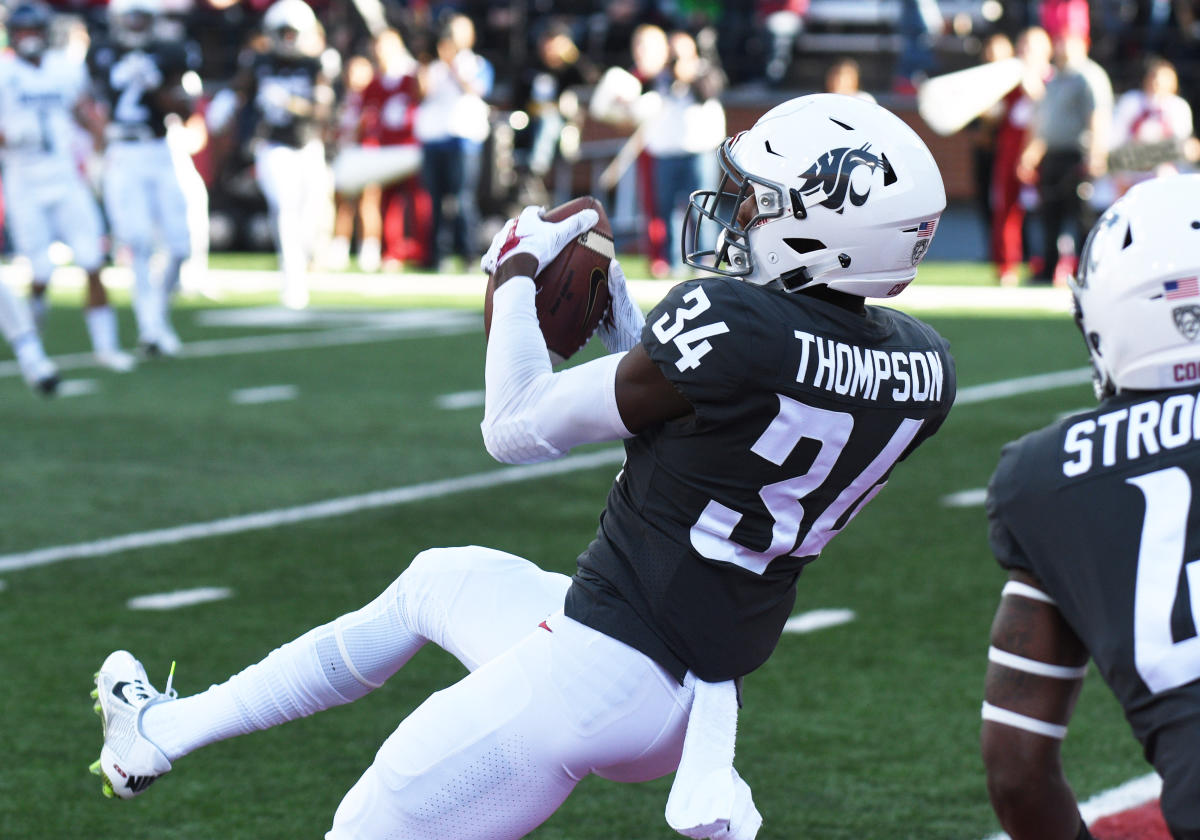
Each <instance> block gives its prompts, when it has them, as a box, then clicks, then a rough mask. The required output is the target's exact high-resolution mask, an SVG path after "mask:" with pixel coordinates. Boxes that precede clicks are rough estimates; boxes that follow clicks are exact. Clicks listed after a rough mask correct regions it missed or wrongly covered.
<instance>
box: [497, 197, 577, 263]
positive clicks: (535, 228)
mask: <svg viewBox="0 0 1200 840" xmlns="http://www.w3.org/2000/svg"><path fill="white" fill-rule="evenodd" d="M543 212H544V210H543V208H541V207H534V206H532V205H531V206H529V207H526V208H525V209H524V210H522V211H521V215H520V216H518V217H517V218H516V219H509V220H508V222H507V223H506V224H505V225H504V227H503V228H502V229H501V230H500V233H498V234H496V236H495V238H493V239H492V244H491V246H490V247H489V248H488V250H487V253H486V254H484V255H483V259H482V260H480V261H479V266H480V268H482V269H483V270H484V271H486V272H487V273H488V274H491V273H492V272H494V271H495V270H496V268H498V267H499V266H501V265H503V264H504V263H505V262H506V261H507V260H508V259H509V258H510V257H512V256H513V255H514V254H529V255H530V256H532V257H533V258H534V259H536V260H537V269H536V270H535V271H534V276H537V275H538V274H540V273H541V270H542V269H543V268H545V267H546V264H547V263H549V262H550V261H551V260H553V259H554V258H555V257H557V256H558V254H559V252H560V251H562V249H563V248H565V247H566V246H567V243H568V242H570V241H571V240H572V239H574V238H575V237H577V236H579V235H580V234H581V233H583V232H584V231H585V230H589V229H590V228H593V227H595V226H596V222H598V221H599V220H600V216H599V214H597V213H596V211H595V210H590V209H589V210H580V211H579V212H578V213H576V214H575V215H574V216H569V217H567V218H566V219H563V220H562V221H561V222H548V221H546V220H545V219H543V218H542V213H543Z"/></svg>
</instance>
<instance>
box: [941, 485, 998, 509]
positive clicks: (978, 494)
mask: <svg viewBox="0 0 1200 840" xmlns="http://www.w3.org/2000/svg"><path fill="white" fill-rule="evenodd" d="M986 501H987V488H986V487H975V488H972V489H971V490H959V491H958V492H957V493H950V494H948V495H946V496H942V507H948V508H967V507H979V506H980V505H982V504H983V503H984V502H986Z"/></svg>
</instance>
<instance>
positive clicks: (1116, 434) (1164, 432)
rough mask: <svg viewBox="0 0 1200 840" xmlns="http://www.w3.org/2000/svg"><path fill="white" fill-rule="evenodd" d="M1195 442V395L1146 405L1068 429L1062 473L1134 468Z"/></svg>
mask: <svg viewBox="0 0 1200 840" xmlns="http://www.w3.org/2000/svg"><path fill="white" fill-rule="evenodd" d="M1195 440H1200V400H1198V399H1197V398H1196V394H1195V393H1184V394H1173V395H1171V396H1169V397H1167V398H1166V399H1165V400H1146V401H1145V402H1140V403H1136V404H1134V405H1131V406H1128V407H1126V408H1119V409H1115V410H1113V411H1109V412H1106V413H1104V414H1100V415H1096V416H1092V417H1086V418H1084V419H1082V420H1078V421H1076V422H1075V423H1072V424H1071V425H1070V426H1068V427H1067V433H1066V435H1064V437H1063V453H1064V455H1065V456H1067V458H1066V459H1065V460H1064V461H1063V465H1062V471H1063V475H1065V476H1066V477H1067V478H1075V477H1076V476H1081V475H1084V474H1085V473H1087V472H1088V471H1089V470H1091V469H1093V468H1095V467H1112V466H1114V465H1116V464H1117V463H1122V464H1125V463H1129V462H1130V461H1136V460H1137V459H1139V458H1142V457H1144V456H1147V455H1157V454H1158V453H1159V452H1161V451H1162V450H1164V449H1177V448H1179V447H1181V446H1184V445H1186V444H1188V443H1191V442H1192V441H1195ZM1097 444H1099V452H1097V451H1096V450H1097Z"/></svg>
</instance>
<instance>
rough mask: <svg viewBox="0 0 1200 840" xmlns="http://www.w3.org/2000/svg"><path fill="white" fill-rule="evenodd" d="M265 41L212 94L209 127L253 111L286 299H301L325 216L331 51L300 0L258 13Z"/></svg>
mask: <svg viewBox="0 0 1200 840" xmlns="http://www.w3.org/2000/svg"><path fill="white" fill-rule="evenodd" d="M262 30H263V34H264V35H266V48H265V49H263V50H261V51H255V52H252V53H248V54H247V55H246V56H245V57H244V59H243V65H244V66H243V68H242V70H241V71H240V72H239V73H238V75H237V77H236V78H235V79H234V81H233V84H232V86H231V87H230V88H229V89H228V90H226V91H222V93H220V94H218V97H217V98H214V100H213V103H212V107H211V108H210V109H209V126H210V127H211V128H213V130H214V131H222V130H224V129H225V127H226V126H228V125H231V124H232V116H233V114H234V112H235V111H236V110H238V109H239V108H241V107H249V108H251V109H252V111H253V116H254V124H255V132H254V141H253V148H254V174H255V178H256V179H257V181H258V186H259V189H260V190H261V191H262V194H263V198H265V199H266V202H267V209H268V211H269V213H270V217H271V232H272V234H273V236H274V238H275V248H276V253H277V254H278V256H279V271H280V274H282V275H283V288H282V291H281V294H280V297H281V300H282V302H283V304H284V305H285V306H288V307H290V308H292V309H303V308H304V307H305V306H307V305H308V300H309V291H308V280H307V274H308V264H309V262H310V260H311V259H312V258H313V256H314V253H313V252H314V247H315V246H316V244H317V243H318V242H319V240H320V239H321V236H320V234H321V226H322V224H323V222H324V220H325V219H327V218H328V219H329V220H332V213H333V182H332V176H331V175H330V172H329V167H328V165H327V164H326V161H325V136H326V134H328V132H329V130H330V127H331V120H332V119H333V104H334V94H333V89H332V87H330V79H331V78H333V77H334V76H335V75H336V74H337V72H338V63H339V62H338V58H337V54H336V53H335V52H334V51H332V50H327V49H325V41H324V34H323V31H322V29H321V26H320V23H319V22H318V20H317V17H316V15H315V14H314V13H313V10H312V9H311V8H310V7H309V6H308V4H307V3H305V2H304V0H277V2H275V3H274V4H272V5H271V7H270V8H269V9H267V11H266V14H264V15H263V19H262Z"/></svg>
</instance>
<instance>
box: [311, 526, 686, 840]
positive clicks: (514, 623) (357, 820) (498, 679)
mask: <svg viewBox="0 0 1200 840" xmlns="http://www.w3.org/2000/svg"><path fill="white" fill-rule="evenodd" d="M397 584H399V585H398V586H394V587H393V589H392V590H391V591H394V592H396V593H397V596H396V597H397V599H398V600H399V601H400V604H399V607H400V612H401V614H402V615H407V616H408V617H409V619H408V623H409V625H410V627H412V629H413V630H414V632H418V633H419V634H420V635H422V636H423V637H424V638H427V639H428V640H429V641H432V642H434V643H435V644H437V645H439V646H440V647H442V648H444V649H445V650H447V651H449V652H450V653H452V654H454V655H455V656H456V657H457V658H458V659H459V660H460V661H461V662H462V663H463V664H464V665H465V666H466V667H467V668H469V669H470V670H471V673H470V674H469V675H468V676H466V677H465V678H463V679H462V680H460V681H459V682H458V683H456V684H455V685H453V686H451V687H449V688H447V689H445V690H443V691H439V692H436V693H435V694H433V695H432V696H430V697H429V699H428V700H426V701H425V702H424V703H423V704H421V706H419V707H418V708H417V709H416V710H415V711H414V712H413V713H412V714H411V715H409V716H408V718H406V719H405V720H404V721H403V722H402V723H401V724H400V726H399V727H398V728H397V729H396V731H395V732H393V733H392V735H391V736H390V737H389V738H388V739H387V740H386V741H385V742H384V743H383V746H381V747H380V748H379V751H378V753H377V754H376V756H375V760H374V762H373V763H372V764H371V766H370V767H369V768H367V771H366V772H365V773H364V774H363V776H362V778H360V779H359V781H358V782H357V783H356V784H355V785H354V787H352V788H351V789H350V791H349V792H348V793H347V794H346V797H345V798H344V799H343V800H342V803H341V805H340V806H339V807H338V809H337V813H336V814H335V816H334V821H333V828H332V829H331V830H330V831H329V832H328V833H327V834H326V835H325V837H326V840H430V838H455V840H473V839H475V838H477V840H505V838H518V837H522V836H524V835H525V834H527V833H528V832H530V831H532V830H533V829H534V828H535V827H536V826H538V825H540V824H541V823H542V822H544V821H545V820H546V819H547V818H548V817H549V816H550V815H551V814H553V813H554V811H555V809H557V808H558V806H559V805H561V804H562V802H563V800H565V799H566V797H567V795H568V794H570V792H571V790H572V789H573V788H574V787H575V785H576V783H578V782H579V780H580V779H582V778H583V777H584V776H586V775H588V774H589V773H596V774H597V775H599V776H602V777H604V778H607V779H612V780H614V781H621V782H638V781H646V780H649V779H654V778H658V777H660V776H663V775H666V774H667V773H670V772H672V771H673V770H674V769H675V768H676V767H677V766H678V763H679V757H680V753H681V750H682V746H683V736H684V733H685V730H686V728H687V719H688V710H689V707H690V703H691V693H690V691H689V690H687V689H685V688H684V687H683V686H681V685H680V684H679V683H678V682H677V681H676V680H675V679H674V678H673V677H671V676H670V674H668V673H667V672H666V671H665V670H664V669H663V668H662V667H660V666H659V665H658V664H656V663H655V662H653V661H652V660H651V659H649V658H648V657H646V656H645V655H643V654H642V653H640V652H638V651H636V650H634V649H633V648H630V647H628V646H627V645H625V644H623V643H621V642H618V641H616V640H615V639H612V638H609V637H608V636H605V635H603V634H602V633H598V632H596V631H595V630H592V629H591V628H589V627H586V626H584V625H582V624H579V623H578V622H575V621H573V620H571V619H570V618H567V617H566V616H564V615H563V614H562V604H563V597H564V595H565V593H566V590H567V587H568V586H569V585H570V578H568V577H567V576H565V575H561V574H555V573H551V572H546V571H543V570H541V569H539V568H538V567H537V566H535V565H534V564H532V563H530V562H528V561H526V560H523V559H521V558H519V557H515V556H513V555H511V554H505V553H503V552H499V551H494V550H492V549H486V548H479V547H474V546H471V547H464V548H447V549H435V550H431V551H426V552H422V553H421V554H420V555H418V556H417V558H416V559H415V560H414V561H413V563H412V566H411V567H410V568H409V569H408V570H407V571H406V572H405V573H404V574H403V575H402V576H401V578H400V580H398V581H397Z"/></svg>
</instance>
